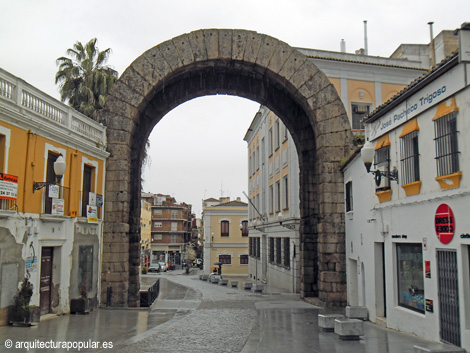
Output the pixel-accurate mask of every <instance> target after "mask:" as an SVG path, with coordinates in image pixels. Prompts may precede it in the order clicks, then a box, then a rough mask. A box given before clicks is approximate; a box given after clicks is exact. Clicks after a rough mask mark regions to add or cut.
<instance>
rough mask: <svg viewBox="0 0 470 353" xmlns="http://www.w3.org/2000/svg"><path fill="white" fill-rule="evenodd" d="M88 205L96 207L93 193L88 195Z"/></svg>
mask: <svg viewBox="0 0 470 353" xmlns="http://www.w3.org/2000/svg"><path fill="white" fill-rule="evenodd" d="M88 204H89V205H91V206H96V194H95V193H94V192H91V191H90V192H89V193H88Z"/></svg>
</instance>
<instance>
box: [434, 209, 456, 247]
mask: <svg viewBox="0 0 470 353" xmlns="http://www.w3.org/2000/svg"><path fill="white" fill-rule="evenodd" d="M434 228H435V229H436V235H437V238H438V239H439V240H440V241H441V243H442V244H449V243H450V241H451V240H452V238H453V237H454V231H455V218H454V212H452V209H451V208H450V207H449V205H447V204H445V203H443V204H441V205H439V207H438V208H437V210H436V215H435V216H434Z"/></svg>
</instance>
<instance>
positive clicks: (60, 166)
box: [33, 154, 66, 193]
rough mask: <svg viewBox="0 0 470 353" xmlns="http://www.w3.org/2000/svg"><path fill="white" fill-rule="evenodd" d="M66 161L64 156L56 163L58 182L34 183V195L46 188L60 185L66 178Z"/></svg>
mask: <svg viewBox="0 0 470 353" xmlns="http://www.w3.org/2000/svg"><path fill="white" fill-rule="evenodd" d="M65 167H66V164H65V160H64V157H63V156H62V154H60V155H59V157H57V159H56V161H55V162H54V174H55V177H56V182H47V181H46V182H33V193H34V192H35V191H36V190H41V189H42V188H44V187H45V186H48V185H57V184H60V181H61V180H62V177H63V176H64V173H65Z"/></svg>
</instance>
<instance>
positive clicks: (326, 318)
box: [318, 314, 344, 332]
mask: <svg viewBox="0 0 470 353" xmlns="http://www.w3.org/2000/svg"><path fill="white" fill-rule="evenodd" d="M336 319H344V315H341V314H318V327H320V328H321V329H322V331H325V332H333V331H334V330H335V320H336Z"/></svg>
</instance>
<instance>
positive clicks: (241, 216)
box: [202, 197, 248, 276]
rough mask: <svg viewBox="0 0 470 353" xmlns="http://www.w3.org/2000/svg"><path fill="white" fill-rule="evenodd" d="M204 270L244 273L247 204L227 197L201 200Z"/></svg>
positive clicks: (223, 273) (245, 273)
mask: <svg viewBox="0 0 470 353" xmlns="http://www.w3.org/2000/svg"><path fill="white" fill-rule="evenodd" d="M202 206H203V211H202V223H203V232H204V273H210V272H211V271H212V270H213V268H214V267H218V265H215V264H216V263H221V264H222V275H245V276H246V275H247V274H248V204H247V203H245V202H242V201H241V200H240V198H237V199H236V200H230V198H229V197H221V198H220V199H218V200H217V199H214V198H209V199H206V200H203V204H202Z"/></svg>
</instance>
